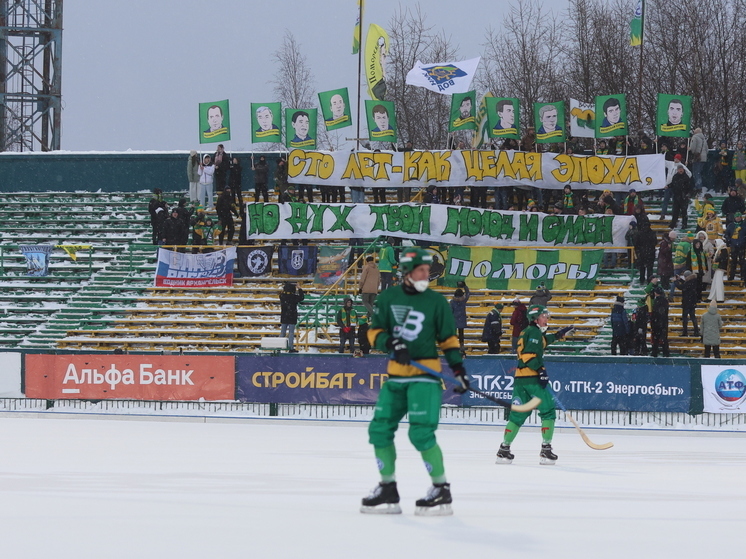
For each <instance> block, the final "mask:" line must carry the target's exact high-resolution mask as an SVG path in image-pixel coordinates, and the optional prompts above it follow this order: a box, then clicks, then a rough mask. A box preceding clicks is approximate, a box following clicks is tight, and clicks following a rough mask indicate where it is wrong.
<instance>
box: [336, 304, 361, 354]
mask: <svg viewBox="0 0 746 559" xmlns="http://www.w3.org/2000/svg"><path fill="white" fill-rule="evenodd" d="M356 324H357V311H356V310H355V308H354V307H353V306H352V299H350V298H349V297H347V298H346V299H345V300H344V304H343V305H342V306H341V307H340V308H339V310H338V311H337V326H339V353H344V352H345V342H346V341H348V340H349V342H350V353H355V325H356Z"/></svg>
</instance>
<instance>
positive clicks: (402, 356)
mask: <svg viewBox="0 0 746 559" xmlns="http://www.w3.org/2000/svg"><path fill="white" fill-rule="evenodd" d="M386 348H388V349H389V350H390V351H392V352H393V353H394V361H396V362H397V363H399V365H409V361H410V357H409V350H408V349H407V344H405V343H404V342H403V341H401V340H400V339H399V338H389V340H388V341H387V342H386Z"/></svg>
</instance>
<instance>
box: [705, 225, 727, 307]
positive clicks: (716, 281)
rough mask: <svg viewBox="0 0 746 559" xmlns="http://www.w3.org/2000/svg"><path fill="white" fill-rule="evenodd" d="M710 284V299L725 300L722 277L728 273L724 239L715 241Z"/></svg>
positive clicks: (719, 301)
mask: <svg viewBox="0 0 746 559" xmlns="http://www.w3.org/2000/svg"><path fill="white" fill-rule="evenodd" d="M712 269H713V272H712V285H711V286H710V294H709V295H708V297H707V298H708V299H709V300H710V301H717V302H718V303H722V302H723V301H725V284H724V282H723V279H724V278H725V274H727V273H728V249H727V248H726V246H725V241H724V240H722V239H718V240H716V241H715V255H714V256H713V257H712Z"/></svg>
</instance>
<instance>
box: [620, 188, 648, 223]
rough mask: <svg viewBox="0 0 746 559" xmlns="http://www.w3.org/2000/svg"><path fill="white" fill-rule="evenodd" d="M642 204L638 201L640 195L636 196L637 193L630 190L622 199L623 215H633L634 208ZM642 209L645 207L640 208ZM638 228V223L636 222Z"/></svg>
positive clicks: (632, 189)
mask: <svg viewBox="0 0 746 559" xmlns="http://www.w3.org/2000/svg"><path fill="white" fill-rule="evenodd" d="M641 204H642V200H641V199H640V195H639V194H637V191H636V190H635V189H634V188H630V190H629V194H628V195H627V197H626V198H625V199H624V204H623V205H622V206H623V207H622V211H624V213H625V215H633V214H634V213H635V208H636V207H637V206H639V205H641ZM642 207H643V209H645V206H644V205H643V206H642ZM637 224H638V226H639V224H640V222H639V221H638V222H637Z"/></svg>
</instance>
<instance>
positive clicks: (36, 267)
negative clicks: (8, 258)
mask: <svg viewBox="0 0 746 559" xmlns="http://www.w3.org/2000/svg"><path fill="white" fill-rule="evenodd" d="M18 249H19V250H20V251H21V252H22V253H23V256H25V257H26V275H29V276H36V277H39V276H46V275H48V274H49V255H50V254H52V251H53V250H54V247H53V246H52V245H19V246H18Z"/></svg>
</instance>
